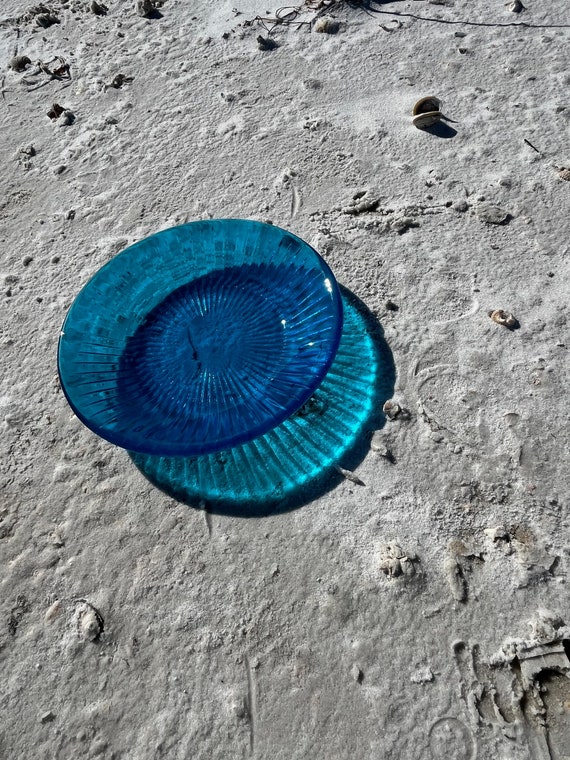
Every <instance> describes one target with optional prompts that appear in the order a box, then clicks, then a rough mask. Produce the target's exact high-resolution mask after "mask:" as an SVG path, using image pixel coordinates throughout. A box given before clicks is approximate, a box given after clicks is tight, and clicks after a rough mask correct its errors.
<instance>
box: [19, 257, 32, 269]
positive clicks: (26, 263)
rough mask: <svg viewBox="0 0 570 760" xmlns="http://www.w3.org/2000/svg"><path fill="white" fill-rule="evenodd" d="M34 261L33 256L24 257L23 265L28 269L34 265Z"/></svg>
mask: <svg viewBox="0 0 570 760" xmlns="http://www.w3.org/2000/svg"><path fill="white" fill-rule="evenodd" d="M33 260H34V259H33V257H32V256H24V258H23V259H22V264H23V265H24V266H25V267H27V266H28V265H29V264H31V263H32V261H33Z"/></svg>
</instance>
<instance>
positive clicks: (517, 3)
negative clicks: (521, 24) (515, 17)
mask: <svg viewBox="0 0 570 760" xmlns="http://www.w3.org/2000/svg"><path fill="white" fill-rule="evenodd" d="M509 10H510V11H511V13H521V12H522V11H524V10H526V9H525V7H524V5H523V4H522V3H521V0H513V2H512V3H511V4H510V5H509Z"/></svg>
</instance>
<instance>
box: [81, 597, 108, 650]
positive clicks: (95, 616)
mask: <svg viewBox="0 0 570 760" xmlns="http://www.w3.org/2000/svg"><path fill="white" fill-rule="evenodd" d="M78 601H80V602H81V605H80V606H79V607H78V608H77V612H76V619H77V635H78V636H79V638H80V639H82V640H83V641H97V639H98V638H99V636H100V635H101V634H102V633H103V631H104V630H105V626H104V621H103V617H102V615H101V613H100V612H99V610H97V609H96V608H95V607H93V605H92V604H89V602H87V601H86V600H85V599H79V600H78Z"/></svg>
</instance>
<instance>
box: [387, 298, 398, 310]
mask: <svg viewBox="0 0 570 760" xmlns="http://www.w3.org/2000/svg"><path fill="white" fill-rule="evenodd" d="M384 306H385V308H386V309H387V310H388V311H398V309H399V308H400V307H399V306H398V304H397V303H394V301H390V300H388V301H386V303H385V304H384Z"/></svg>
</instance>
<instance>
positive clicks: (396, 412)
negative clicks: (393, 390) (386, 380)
mask: <svg viewBox="0 0 570 760" xmlns="http://www.w3.org/2000/svg"><path fill="white" fill-rule="evenodd" d="M382 411H383V412H384V414H385V415H386V417H387V418H388V419H389V420H396V419H398V418H400V419H402V420H409V419H410V412H409V411H408V410H407V409H404V407H403V406H400V404H398V403H397V402H396V401H392V400H389V401H386V402H385V404H384V406H383V407H382Z"/></svg>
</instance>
